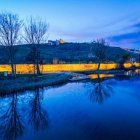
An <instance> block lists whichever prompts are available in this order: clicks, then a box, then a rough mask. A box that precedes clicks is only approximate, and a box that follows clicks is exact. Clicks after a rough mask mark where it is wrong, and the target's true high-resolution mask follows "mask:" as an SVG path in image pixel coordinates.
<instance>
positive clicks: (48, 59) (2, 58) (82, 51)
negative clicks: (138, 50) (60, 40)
mask: <svg viewBox="0 0 140 140" xmlns="http://www.w3.org/2000/svg"><path fill="white" fill-rule="evenodd" d="M37 47H39V48H40V52H41V56H42V57H43V59H44V60H45V63H49V64H50V63H52V62H53V59H57V60H58V61H59V62H62V61H63V62H65V63H79V61H80V62H81V63H88V62H89V61H91V58H89V55H91V54H92V55H94V52H95V49H96V45H95V46H93V47H92V48H93V49H92V52H91V51H90V50H91V44H88V43H65V44H62V45H58V46H48V45H47V44H41V45H39V46H37ZM15 48H16V57H15V58H16V59H15V60H16V63H19V64H23V63H30V62H29V61H27V55H28V54H29V52H30V45H17V46H15ZM127 53H128V52H127V51H126V50H124V49H122V48H119V47H107V49H106V55H107V61H113V62H116V61H117V60H118V59H119V58H120V57H121V56H123V55H124V54H127ZM92 61H93V62H95V63H96V60H92ZM8 62H9V61H8V59H7V56H6V53H5V52H4V49H3V47H0V64H5V63H8Z"/></svg>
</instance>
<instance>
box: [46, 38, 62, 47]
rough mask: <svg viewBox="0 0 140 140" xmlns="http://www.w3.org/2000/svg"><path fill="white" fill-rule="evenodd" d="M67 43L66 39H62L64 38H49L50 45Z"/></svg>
mask: <svg viewBox="0 0 140 140" xmlns="http://www.w3.org/2000/svg"><path fill="white" fill-rule="evenodd" d="M64 43H65V41H64V40H62V39H59V40H55V41H53V40H48V45H50V46H54V45H55V46H58V45H60V44H64Z"/></svg>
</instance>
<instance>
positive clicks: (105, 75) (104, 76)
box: [88, 74, 114, 79]
mask: <svg viewBox="0 0 140 140" xmlns="http://www.w3.org/2000/svg"><path fill="white" fill-rule="evenodd" d="M88 76H89V77H90V78H91V79H97V78H98V74H90V75H88ZM113 76H114V75H113V74H100V75H99V78H107V77H113Z"/></svg>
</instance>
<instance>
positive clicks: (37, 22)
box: [24, 17, 48, 74]
mask: <svg viewBox="0 0 140 140" xmlns="http://www.w3.org/2000/svg"><path fill="white" fill-rule="evenodd" d="M24 32H25V37H24V38H25V41H26V42H27V43H28V44H31V52H32V53H34V54H33V56H34V57H32V62H33V63H34V66H35V67H36V73H37V74H40V68H39V64H40V62H41V55H40V49H39V44H41V43H45V42H46V40H47V36H48V35H47V32H48V24H47V23H46V22H45V21H43V20H41V19H33V18H32V17H31V18H30V20H29V21H28V22H27V25H25V28H24Z"/></svg>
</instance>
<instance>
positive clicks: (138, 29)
mask: <svg viewBox="0 0 140 140" xmlns="http://www.w3.org/2000/svg"><path fill="white" fill-rule="evenodd" d="M128 29H130V30H131V32H130V33H127V32H126V33H124V34H120V35H115V36H111V37H109V38H108V39H109V40H110V42H111V43H112V44H114V45H117V46H118V45H119V46H120V45H121V46H122V47H134V48H137V49H139V48H140V22H138V23H136V24H134V25H132V26H130V27H129V28H128Z"/></svg>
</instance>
